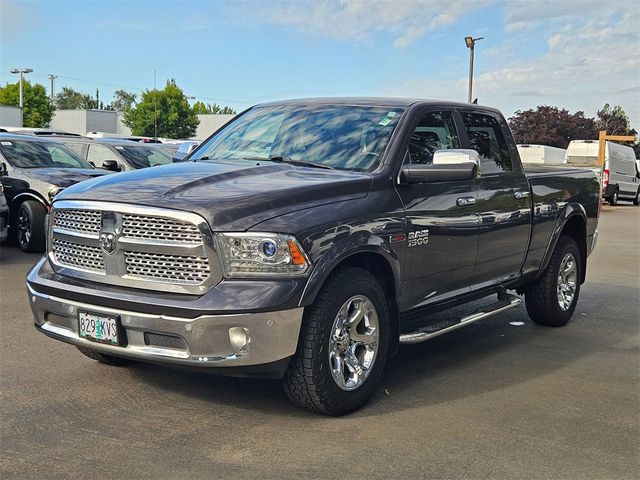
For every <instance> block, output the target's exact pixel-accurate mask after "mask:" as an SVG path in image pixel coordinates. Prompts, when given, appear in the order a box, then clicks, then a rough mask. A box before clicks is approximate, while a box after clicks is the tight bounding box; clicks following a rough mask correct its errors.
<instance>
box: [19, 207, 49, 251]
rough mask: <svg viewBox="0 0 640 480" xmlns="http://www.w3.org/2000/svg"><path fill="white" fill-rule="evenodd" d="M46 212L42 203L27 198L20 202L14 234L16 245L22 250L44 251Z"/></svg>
mask: <svg viewBox="0 0 640 480" xmlns="http://www.w3.org/2000/svg"><path fill="white" fill-rule="evenodd" d="M46 214H47V212H46V211H45V209H44V207H43V206H42V204H40V203H39V202H36V201H35V200H27V201H25V202H22V203H21V204H20V207H19V208H18V216H17V218H16V228H15V231H16V233H15V235H16V241H17V242H18V246H19V247H20V248H21V249H22V250H23V251H24V252H31V253H33V252H44V249H45V245H46V240H45V232H44V218H45V216H46Z"/></svg>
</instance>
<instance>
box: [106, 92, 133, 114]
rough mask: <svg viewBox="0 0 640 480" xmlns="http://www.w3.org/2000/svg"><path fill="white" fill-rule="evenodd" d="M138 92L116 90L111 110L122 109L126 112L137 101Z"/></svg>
mask: <svg viewBox="0 0 640 480" xmlns="http://www.w3.org/2000/svg"><path fill="white" fill-rule="evenodd" d="M136 96H137V95H136V94H135V93H132V92H127V91H126V90H116V91H115V92H113V101H112V102H111V105H110V107H111V108H110V110H120V111H121V112H126V111H127V110H129V109H131V107H132V106H133V105H134V104H135V103H136Z"/></svg>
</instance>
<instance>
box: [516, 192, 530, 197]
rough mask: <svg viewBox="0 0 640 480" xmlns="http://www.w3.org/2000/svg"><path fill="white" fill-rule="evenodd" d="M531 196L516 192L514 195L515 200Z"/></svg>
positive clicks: (526, 193) (527, 193)
mask: <svg viewBox="0 0 640 480" xmlns="http://www.w3.org/2000/svg"><path fill="white" fill-rule="evenodd" d="M528 196H529V192H516V193H514V194H513V197H514V198H527V197H528Z"/></svg>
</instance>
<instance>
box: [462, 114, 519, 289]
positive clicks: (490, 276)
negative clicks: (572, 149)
mask: <svg viewBox="0 0 640 480" xmlns="http://www.w3.org/2000/svg"><path fill="white" fill-rule="evenodd" d="M460 113H461V116H462V121H463V124H464V128H465V133H466V137H467V141H468V148H471V149H473V150H475V151H477V152H478V154H479V156H480V174H479V176H478V178H477V179H476V185H477V187H478V213H479V214H480V225H479V227H480V228H479V236H478V258H477V261H476V272H475V275H474V281H473V286H472V288H473V289H477V288H482V287H485V286H489V285H493V284H501V283H505V282H507V281H509V280H512V279H514V278H517V277H518V276H519V275H520V269H521V267H522V263H523V262H524V258H525V255H526V253H527V249H528V247H529V235H530V229H531V203H530V202H531V198H530V194H531V193H530V187H529V181H528V180H527V177H526V176H525V174H524V172H523V170H522V166H521V164H520V162H519V161H517V160H516V161H514V158H515V155H517V150H516V149H515V145H511V148H510V147H509V144H508V141H509V142H511V143H513V141H512V138H511V134H510V132H509V130H508V127H507V125H506V123H505V122H504V120H503V119H502V117H501V116H500V115H498V114H492V113H491V112H483V113H477V112H470V111H462V112H460ZM507 139H508V140H507Z"/></svg>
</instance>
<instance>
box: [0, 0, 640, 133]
mask: <svg viewBox="0 0 640 480" xmlns="http://www.w3.org/2000/svg"><path fill="white" fill-rule="evenodd" d="M634 4H635V2H633V1H627V0H625V1H618V0H607V1H606V2H596V1H590V0H580V1H578V0H552V1H550V0H513V1H506V2H505V1H497V0H475V1H470V0H447V1H443V0H440V1H432V0H395V1H389V0H368V1H347V0H313V1H312V0H297V1H270V0H263V1H259V0H237V1H222V0H220V1H196V2H194V1H181V0H174V1H171V2H168V1H102V0H86V1H81V2H70V1H52V0H50V1H25V0H18V1H16V0H0V83H2V84H5V83H6V82H15V80H16V77H15V75H12V74H10V73H9V70H11V69H12V68H16V67H28V68H32V69H33V70H34V72H33V73H32V74H29V76H28V78H29V80H31V81H35V82H39V83H42V84H44V85H46V86H47V90H49V81H48V79H47V75H48V74H55V75H57V76H58V78H57V80H56V87H55V88H56V91H59V90H60V88H61V87H62V86H69V87H72V88H74V89H76V90H80V91H83V92H86V93H91V94H95V91H96V89H99V90H100V98H101V100H103V101H105V103H107V102H108V101H110V100H111V98H112V95H113V92H114V90H117V89H120V88H123V89H126V90H129V91H133V92H135V93H140V92H142V91H143V90H144V89H152V88H153V86H154V72H156V78H157V85H158V87H161V86H162V85H163V84H164V82H165V81H166V80H167V79H168V78H173V79H175V80H176V82H177V84H178V85H179V86H180V87H181V88H182V89H183V90H184V92H185V94H187V95H188V96H194V97H196V99H197V100H201V101H203V102H205V103H217V104H220V105H229V106H232V107H234V108H236V110H239V111H240V110H243V109H245V108H247V107H249V106H250V105H252V104H255V103H260V102H265V101H271V100H277V99H283V98H297V97H318V96H400V97H423V98H439V99H446V100H455V101H466V98H467V81H468V71H469V70H468V69H469V50H468V49H467V48H466V46H465V43H464V37H465V36H469V35H471V36H474V37H484V39H483V40H480V41H478V43H477V45H476V54H475V82H474V93H473V96H474V97H478V103H480V104H483V105H490V106H493V107H497V108H499V109H501V110H502V111H503V113H504V114H505V115H506V116H511V115H512V114H513V113H514V112H515V111H517V110H527V109H529V108H535V107H536V106H538V105H555V106H559V107H562V108H567V109H568V110H570V111H571V112H574V111H578V110H582V111H584V112H585V114H586V115H589V116H593V115H595V114H596V111H597V110H598V109H600V108H601V107H602V105H604V104H605V103H610V104H612V105H621V106H622V107H623V108H624V110H625V111H626V112H627V114H628V115H629V117H630V119H631V122H632V126H634V127H635V128H636V130H639V131H640V8H638V7H637V4H636V7H633V5H634Z"/></svg>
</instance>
